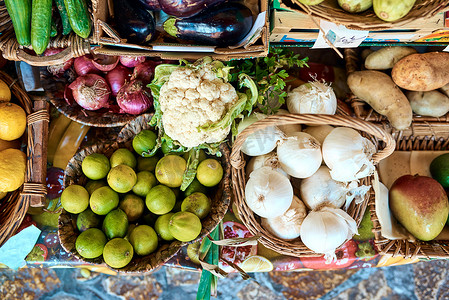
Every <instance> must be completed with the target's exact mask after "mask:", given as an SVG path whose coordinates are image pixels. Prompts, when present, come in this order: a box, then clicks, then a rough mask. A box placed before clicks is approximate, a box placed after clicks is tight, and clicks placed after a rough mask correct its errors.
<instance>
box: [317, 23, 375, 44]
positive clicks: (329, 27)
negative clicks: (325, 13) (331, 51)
mask: <svg viewBox="0 0 449 300" xmlns="http://www.w3.org/2000/svg"><path fill="white" fill-rule="evenodd" d="M320 27H321V30H320V32H319V33H318V38H317V39H316V41H315V44H314V45H313V47H312V48H314V49H317V48H330V45H329V44H328V43H327V42H326V39H325V38H324V37H326V38H327V40H328V41H329V42H330V43H332V45H334V46H335V47H337V48H357V47H358V46H359V45H360V44H361V43H362V42H363V41H364V40H365V39H366V38H367V37H368V34H369V31H361V30H351V29H348V28H346V27H345V26H343V25H337V24H334V23H332V22H328V21H325V20H321V21H320Z"/></svg>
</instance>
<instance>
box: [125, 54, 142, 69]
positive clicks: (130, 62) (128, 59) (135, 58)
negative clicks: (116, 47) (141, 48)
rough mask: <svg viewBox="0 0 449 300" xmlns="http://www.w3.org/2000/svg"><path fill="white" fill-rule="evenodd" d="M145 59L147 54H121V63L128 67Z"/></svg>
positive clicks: (132, 66)
mask: <svg viewBox="0 0 449 300" xmlns="http://www.w3.org/2000/svg"><path fill="white" fill-rule="evenodd" d="M144 61H145V56H126V55H125V56H120V63H121V64H122V65H124V66H125V67H128V68H134V67H135V66H137V65H138V64H139V63H141V62H144Z"/></svg>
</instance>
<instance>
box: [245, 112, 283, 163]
mask: <svg viewBox="0 0 449 300" xmlns="http://www.w3.org/2000/svg"><path fill="white" fill-rule="evenodd" d="M266 117H267V115H264V114H259V113H253V114H252V115H251V116H249V117H248V118H245V119H243V120H242V121H241V122H240V123H239V125H238V127H237V131H238V133H240V132H242V131H243V130H244V129H245V128H246V127H248V126H249V125H251V124H252V123H255V122H256V121H258V120H262V119H265V118H266ZM283 136H284V135H283V133H282V132H281V131H280V130H279V129H278V128H277V127H276V126H270V127H266V128H264V129H260V130H258V131H256V132H253V133H252V134H250V135H249V136H248V137H247V138H246V140H245V142H244V143H243V145H242V148H241V151H242V152H243V153H245V154H246V155H249V156H258V155H264V154H267V153H270V152H271V151H273V150H274V148H276V145H277V142H278V141H280V140H281V139H282V138H283Z"/></svg>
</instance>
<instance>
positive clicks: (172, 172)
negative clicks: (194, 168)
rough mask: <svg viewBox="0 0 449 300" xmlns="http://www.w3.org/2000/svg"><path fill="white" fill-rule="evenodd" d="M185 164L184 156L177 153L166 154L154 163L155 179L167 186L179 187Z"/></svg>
mask: <svg viewBox="0 0 449 300" xmlns="http://www.w3.org/2000/svg"><path fill="white" fill-rule="evenodd" d="M186 167H187V164H186V161H185V159H184V158H182V157H180V156H177V155H172V154H170V155H167V156H164V157H163V158H161V159H160V160H159V161H158V162H157V165H156V170H155V174H156V178H157V180H158V181H159V182H160V183H162V184H164V185H166V186H169V187H180V186H181V184H182V179H183V176H184V172H185V170H186Z"/></svg>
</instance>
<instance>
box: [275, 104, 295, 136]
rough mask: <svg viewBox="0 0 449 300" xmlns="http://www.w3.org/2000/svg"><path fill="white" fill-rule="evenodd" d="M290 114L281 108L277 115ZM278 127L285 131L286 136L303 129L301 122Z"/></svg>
mask: <svg viewBox="0 0 449 300" xmlns="http://www.w3.org/2000/svg"><path fill="white" fill-rule="evenodd" d="M288 114H290V113H289V112H288V111H287V110H285V109H279V110H278V112H277V113H276V115H288ZM278 128H279V129H280V130H281V131H282V132H283V133H285V135H286V136H289V135H291V134H293V133H296V132H300V131H301V124H290V125H278Z"/></svg>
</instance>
